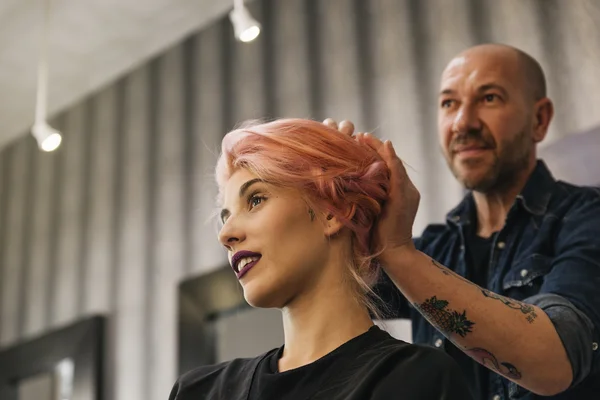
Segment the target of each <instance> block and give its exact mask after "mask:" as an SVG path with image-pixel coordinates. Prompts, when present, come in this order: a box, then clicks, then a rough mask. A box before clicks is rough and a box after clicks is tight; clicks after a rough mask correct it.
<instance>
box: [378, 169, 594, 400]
mask: <svg viewBox="0 0 600 400" xmlns="http://www.w3.org/2000/svg"><path fill="white" fill-rule="evenodd" d="M474 211H475V203H474V200H473V197H472V195H471V194H470V193H469V194H467V195H466V196H465V198H464V199H463V201H462V202H461V203H460V204H459V205H458V207H456V208H455V209H454V210H452V211H451V212H450V213H449V214H448V215H447V220H446V223H445V224H439V225H430V226H428V227H427V228H426V229H425V231H424V233H423V235H422V236H421V237H420V238H418V239H415V245H416V247H417V249H419V250H421V251H422V252H424V253H426V254H427V255H429V256H430V257H432V258H434V259H436V260H437V261H439V262H440V263H442V264H443V265H445V266H446V267H448V268H450V269H452V270H453V271H455V272H456V273H458V274H460V275H461V276H464V277H466V278H467V279H468V278H469V275H470V270H469V269H470V268H472V267H471V266H470V265H469V264H470V263H469V262H468V257H467V255H466V250H465V248H466V243H465V239H466V235H465V230H466V228H468V226H469V224H473V223H476V221H474V219H473V218H475V215H476V214H475V212H474ZM487 268H488V280H487V289H489V290H491V291H492V292H494V293H497V294H500V295H502V296H506V297H509V298H512V299H515V300H520V301H523V302H525V303H528V304H533V305H537V306H538V307H540V308H541V309H542V310H544V312H545V313H546V314H547V315H548V316H549V318H550V320H551V321H552V323H553V324H554V326H555V328H556V330H557V333H558V334H559V336H560V339H561V340H562V342H563V344H564V346H565V350H566V351H567V355H568V357H569V360H570V361H571V365H572V368H573V383H572V384H571V387H570V388H569V389H568V390H567V391H565V392H563V393H561V394H559V395H556V396H552V397H543V398H544V399H557V400H558V399H561V400H566V399H569V400H575V399H577V400H587V399H590V400H591V399H600V350H598V343H600V189H598V188H589V187H577V186H573V185H570V184H567V183H564V182H560V181H556V180H555V179H554V178H553V177H552V175H551V174H550V171H549V170H548V169H547V167H546V165H545V164H544V163H543V162H542V161H538V163H537V166H536V168H535V170H534V172H533V173H532V175H531V176H530V178H529V180H528V182H527V184H526V185H525V187H524V189H523V191H522V192H521V194H520V195H519V196H518V197H517V199H516V201H515V203H514V204H513V206H512V208H511V209H510V210H509V213H508V215H507V218H506V221H505V225H504V227H503V228H502V230H501V231H499V232H498V233H497V234H496V235H495V237H494V240H493V243H492V251H491V255H490V259H489V264H488V265H487ZM376 292H377V293H378V294H379V295H380V296H381V298H382V299H383V301H384V302H385V303H386V306H387V307H386V308H387V309H388V310H390V311H391V315H390V317H392V318H394V317H395V318H407V317H410V318H411V319H412V329H413V342H415V343H422V344H429V345H432V346H435V347H438V348H440V349H444V348H445V347H446V346H447V339H446V338H445V337H444V336H443V335H442V334H441V333H440V332H439V331H437V330H436V329H435V328H434V327H433V326H432V325H431V324H429V322H427V321H426V320H425V319H424V318H423V317H422V316H421V315H420V314H419V313H418V312H417V311H416V310H415V309H414V308H413V307H412V305H410V304H408V302H407V301H406V299H405V298H404V297H403V296H402V295H401V294H400V293H399V291H398V290H397V289H396V288H395V287H394V286H393V284H392V283H391V281H390V280H389V278H388V277H387V276H385V274H384V276H383V277H382V282H381V283H380V284H379V285H378V286H377V288H376ZM460 362H468V363H475V361H473V360H471V359H470V358H469V359H467V358H465V360H463V361H460ZM487 377H488V378H489V382H488V384H487V388H488V394H487V399H489V400H513V399H525V400H533V399H541V398H542V397H541V396H538V395H536V394H534V393H531V392H529V391H527V390H526V389H524V388H522V387H520V386H518V385H517V384H515V383H513V382H511V381H509V380H508V379H505V378H504V377H502V376H501V375H499V374H496V373H494V372H490V373H489V374H487ZM487 399H486V400H487ZM482 400H483V399H482Z"/></svg>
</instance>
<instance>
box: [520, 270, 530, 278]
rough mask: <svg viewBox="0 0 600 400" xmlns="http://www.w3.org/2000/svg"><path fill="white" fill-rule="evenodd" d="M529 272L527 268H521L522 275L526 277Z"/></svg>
mask: <svg viewBox="0 0 600 400" xmlns="http://www.w3.org/2000/svg"><path fill="white" fill-rule="evenodd" d="M528 273H529V271H527V270H526V269H522V270H521V277H522V278H525V277H526V276H527V274H528Z"/></svg>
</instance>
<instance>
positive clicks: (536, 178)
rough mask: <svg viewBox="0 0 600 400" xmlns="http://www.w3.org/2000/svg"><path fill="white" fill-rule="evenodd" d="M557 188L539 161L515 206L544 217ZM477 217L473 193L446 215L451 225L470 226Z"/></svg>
mask: <svg viewBox="0 0 600 400" xmlns="http://www.w3.org/2000/svg"><path fill="white" fill-rule="evenodd" d="M555 187H556V180H555V179H554V177H553V176H552V174H551V173H550V170H549V169H548V167H547V166H546V164H545V163H544V162H543V161H542V160H538V161H537V164H536V166H535V169H534V170H533V172H532V173H531V175H530V176H529V179H527V183H526V184H525V187H524V188H523V190H522V191H521V193H520V194H519V195H518V196H517V199H516V201H515V204H521V206H523V208H524V209H525V210H526V211H527V212H529V213H530V214H533V215H538V216H539V215H543V214H544V213H545V212H546V210H547V209H548V203H550V197H551V196H552V192H553V191H554V189H555ZM513 207H514V205H513ZM475 215H476V214H475V200H474V199H473V193H472V192H469V193H467V194H466V195H465V197H464V198H463V200H462V201H461V202H460V203H459V204H458V206H456V207H455V208H454V209H453V210H452V211H450V212H449V213H448V214H447V215H446V221H447V222H448V224H450V225H468V224H470V223H471V220H472V219H473V218H474V217H475Z"/></svg>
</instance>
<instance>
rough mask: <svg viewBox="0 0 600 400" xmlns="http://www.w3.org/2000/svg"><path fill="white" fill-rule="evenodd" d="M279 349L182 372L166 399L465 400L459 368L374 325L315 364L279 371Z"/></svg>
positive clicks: (466, 394) (438, 353) (465, 388)
mask: <svg viewBox="0 0 600 400" xmlns="http://www.w3.org/2000/svg"><path fill="white" fill-rule="evenodd" d="M282 354H283V347H281V348H279V349H274V350H271V351H269V352H267V353H265V354H263V355H262V356H259V357H256V358H252V359H236V360H232V361H229V362H225V363H222V364H218V365H212V366H203V367H200V368H197V369H195V370H193V371H190V372H188V373H187V374H184V375H183V376H182V377H181V378H180V379H179V380H178V381H177V383H176V384H175V387H174V388H173V390H172V392H171V395H170V397H169V400H202V399H210V400H307V399H311V400H342V399H343V400H392V399H403V400H413V399H414V400H442V399H443V400H469V399H472V397H471V395H470V392H469V388H468V386H467V383H466V380H465V378H464V376H463V375H462V374H461V372H460V370H459V367H458V366H457V365H456V363H455V362H454V361H453V360H452V358H450V357H449V356H448V355H446V354H444V353H443V352H441V351H439V350H437V349H434V348H431V347H428V346H421V345H412V344H408V343H405V342H402V341H400V340H396V339H394V338H392V337H391V336H390V335H389V334H388V333H387V332H385V331H383V330H381V329H379V328H378V327H377V326H373V327H372V328H371V329H369V330H368V331H367V332H365V333H364V334H362V335H360V336H357V337H355V338H354V339H352V340H350V341H348V342H346V343H344V344H343V345H341V346H340V347H338V348H337V349H335V350H334V351H332V352H331V353H329V354H327V355H325V356H324V357H322V358H320V359H319V360H317V361H315V362H313V363H311V364H308V365H305V366H302V367H299V368H295V369H293V370H289V371H284V372H279V371H278V367H277V366H278V360H279V358H280V357H281V355H282Z"/></svg>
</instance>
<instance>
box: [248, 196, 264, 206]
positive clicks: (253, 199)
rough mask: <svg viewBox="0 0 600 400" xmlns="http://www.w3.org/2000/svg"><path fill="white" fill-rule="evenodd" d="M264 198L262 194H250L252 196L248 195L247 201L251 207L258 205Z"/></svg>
mask: <svg viewBox="0 0 600 400" xmlns="http://www.w3.org/2000/svg"><path fill="white" fill-rule="evenodd" d="M264 199H265V198H264V197H263V196H256V195H255V196H252V197H250V201H249V203H250V206H251V207H252V208H254V207H256V206H258V205H260V204H261V203H262V202H263V200H264Z"/></svg>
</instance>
